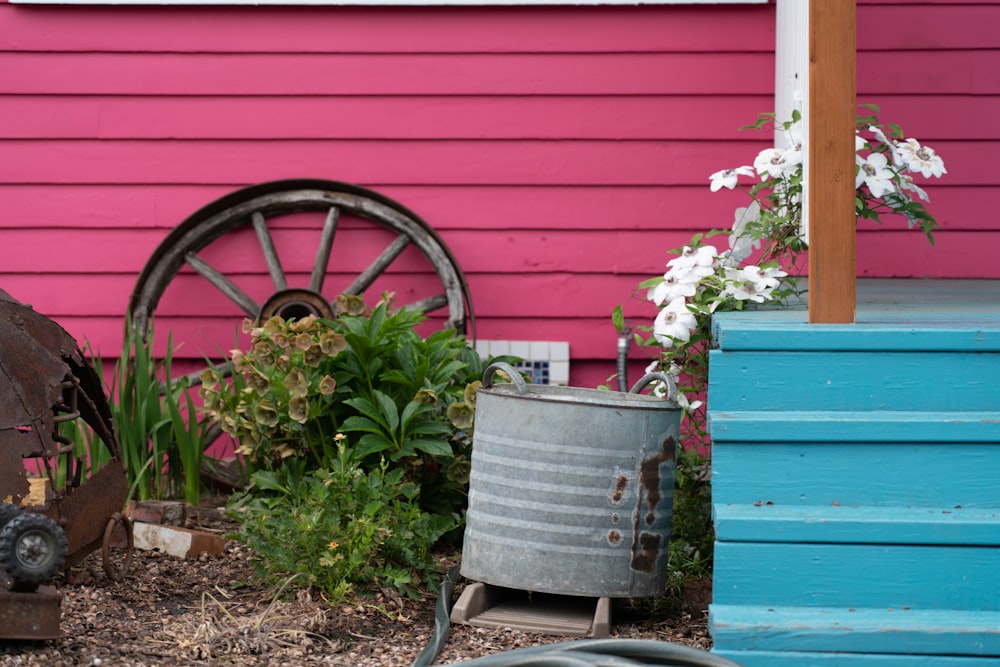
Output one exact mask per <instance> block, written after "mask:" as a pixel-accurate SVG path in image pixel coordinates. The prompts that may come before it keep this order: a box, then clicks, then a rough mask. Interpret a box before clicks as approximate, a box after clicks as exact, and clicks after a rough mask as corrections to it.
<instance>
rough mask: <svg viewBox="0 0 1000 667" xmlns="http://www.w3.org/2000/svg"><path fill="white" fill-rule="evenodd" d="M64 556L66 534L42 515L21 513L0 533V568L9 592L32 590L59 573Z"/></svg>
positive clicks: (64, 560)
mask: <svg viewBox="0 0 1000 667" xmlns="http://www.w3.org/2000/svg"><path fill="white" fill-rule="evenodd" d="M67 552H68V545H67V541H66V533H65V532H64V531H63V529H62V528H61V527H60V526H59V524H58V523H56V522H55V521H54V520H53V519H51V518H50V517H48V516H46V515H44V514H35V513H32V512H24V513H22V514H21V515H20V516H16V517H14V518H13V519H11V520H10V521H8V522H7V525H6V526H4V527H3V530H0V567H2V568H3V569H4V571H5V572H6V573H7V576H8V578H9V579H10V581H11V582H12V586H11V590H15V591H22V592H31V591H34V590H36V589H37V588H38V586H39V585H40V584H42V583H43V582H46V581H48V580H50V579H52V577H54V576H56V575H57V574H58V573H59V571H60V570H61V569H62V566H63V564H64V563H65V562H66V554H67Z"/></svg>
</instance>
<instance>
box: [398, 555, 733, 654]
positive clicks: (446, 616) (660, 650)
mask: <svg viewBox="0 0 1000 667" xmlns="http://www.w3.org/2000/svg"><path fill="white" fill-rule="evenodd" d="M458 578H459V566H457V565H456V566H455V567H454V568H452V569H451V571H450V572H448V575H447V576H446V577H445V579H444V581H443V582H442V583H441V594H440V597H439V598H438V604H437V610H436V613H435V617H434V633H433V635H432V636H431V641H430V643H428V644H427V646H425V647H424V650H422V651H421V652H420V654H419V655H418V656H417V658H416V660H414V661H413V663H412V665H411V666H410V667H427V666H428V665H433V664H434V660H435V659H436V658H437V656H438V655H440V653H441V649H443V648H444V644H445V642H446V641H447V639H448V627H449V623H450V622H451V620H450V616H451V595H452V591H453V590H454V589H455V584H456V583H457V582H458ZM640 665H665V666H667V667H740V665H739V663H736V662H733V661H732V660H729V659H727V658H723V657H721V656H717V655H714V654H712V653H709V652H707V651H701V650H699V649H695V648H691V647H688V646H681V645H678V644H670V643H668V642H661V641H656V640H652V639H580V640H574V641H564V642H558V643H555V644H548V645H545V646H531V647H528V648H521V649H516V650H514V651H507V652H506V653H499V654H496V655H489V656H485V657H482V658H476V659H474V660H468V661H465V662H463V663H462V667H638V666H640Z"/></svg>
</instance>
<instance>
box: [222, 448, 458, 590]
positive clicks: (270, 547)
mask: <svg viewBox="0 0 1000 667" xmlns="http://www.w3.org/2000/svg"><path fill="white" fill-rule="evenodd" d="M345 441H346V438H343V439H342V440H341V441H339V442H338V443H337V445H336V447H335V449H336V457H335V459H334V460H332V461H331V462H330V467H329V468H328V469H320V470H313V471H311V472H307V471H306V460H305V459H302V458H290V459H288V460H287V461H285V462H284V463H283V464H282V465H281V466H279V467H277V468H276V469H274V470H259V471H257V472H255V473H254V474H253V475H252V476H251V483H250V487H249V489H248V490H247V492H246V493H244V494H242V495H239V496H234V497H233V499H231V501H230V506H229V509H230V512H231V514H232V516H234V517H236V518H237V519H239V520H240V522H241V528H240V532H239V534H238V537H239V539H240V540H241V541H243V542H244V543H245V544H246V545H247V546H249V547H250V548H251V549H253V552H254V557H253V558H254V561H253V563H254V572H255V574H256V575H257V576H258V577H260V578H262V579H263V580H265V581H267V582H269V583H272V584H279V583H281V582H283V581H285V580H286V579H287V578H288V576H289V575H293V574H300V575H304V578H305V580H306V581H307V582H308V585H309V586H311V587H313V588H315V589H317V590H319V591H321V592H322V593H323V594H324V595H325V596H326V597H327V598H328V599H329V601H330V602H331V603H334V604H336V603H338V602H341V601H342V600H343V599H344V598H345V597H347V596H348V595H350V594H352V593H364V592H365V591H366V590H368V589H373V588H374V589H377V587H382V586H391V587H393V588H395V589H396V590H398V591H400V592H401V593H403V594H405V595H407V596H409V597H411V598H419V597H420V595H421V589H422V588H424V587H428V588H431V589H433V588H434V586H435V584H436V580H437V578H438V577H436V576H431V575H433V574H434V572H435V568H434V559H433V557H432V555H431V547H432V546H433V545H434V543H435V542H436V541H437V540H438V539H439V538H440V537H441V536H442V535H444V534H445V533H446V532H448V531H450V530H452V529H454V528H456V527H457V526H458V525H459V517H458V515H457V514H454V515H452V516H450V517H446V516H442V515H440V514H430V513H427V512H424V511H423V510H422V509H421V508H420V507H419V505H418V503H417V502H416V498H417V495H418V491H419V489H418V487H417V485H416V484H414V483H412V482H406V481H404V480H403V472H404V470H403V469H402V468H395V469H391V468H390V467H389V465H388V463H387V462H386V461H385V460H383V461H382V462H381V463H380V464H379V465H377V466H375V467H374V468H373V469H371V470H369V471H367V472H366V471H364V470H363V469H362V468H361V466H360V463H359V461H358V460H357V458H356V457H355V456H354V455H353V454H352V453H351V451H350V449H349V448H348V447H347V445H346V444H345Z"/></svg>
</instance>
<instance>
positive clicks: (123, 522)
mask: <svg viewBox="0 0 1000 667" xmlns="http://www.w3.org/2000/svg"><path fill="white" fill-rule="evenodd" d="M119 527H121V529H122V530H124V531H125V547H124V548H125V551H124V553H123V554H122V555H121V562H120V564H119V565H118V566H117V567H116V566H115V563H114V558H113V556H114V554H113V549H114V547H115V544H114V542H115V530H116V529H117V528H119ZM134 553H135V533H134V532H133V530H132V520H131V519H129V518H128V517H127V516H125V515H124V514H122V513H121V512H115V513H114V514H112V515H111V518H109V519H108V523H107V525H106V526H105V527H104V539H103V540H102V541H101V565H102V566H103V567H104V574H105V575H107V577H108V579H110V580H111V581H115V582H118V581H122V580H124V579H125V576H126V575H128V571H129V570H130V569H131V568H132V556H133V554H134Z"/></svg>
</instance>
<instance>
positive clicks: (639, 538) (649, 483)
mask: <svg viewBox="0 0 1000 667" xmlns="http://www.w3.org/2000/svg"><path fill="white" fill-rule="evenodd" d="M676 451H677V441H676V440H675V439H674V438H673V436H670V437H668V438H667V439H666V440H664V441H663V444H662V445H661V447H660V451H659V452H658V453H657V454H655V455H653V456H650V457H649V458H647V459H644V460H643V461H642V463H641V464H640V466H639V488H640V490H641V491H642V492H644V493H645V496H646V502H647V504H648V506H649V510H648V511H647V512H646V515H645V516H644V517H640V516H639V511H638V509H637V511H636V513H635V523H634V525H633V533H634V534H633V542H632V569H633V570H637V571H640V572H653V570H654V567H655V565H656V559H657V556H659V553H660V547H661V544H662V542H663V536H661V535H659V534H657V533H651V532H648V531H646V530H642V529H641V528H640V523H641V522H643V521H644V522H645V524H646V526H653V525H654V524H655V523H656V513H657V509H658V507H659V504H660V501H661V500H663V494H662V493H661V492H660V482H661V477H660V466H661V465H663V464H664V463H672V462H673V461H674V459H675V457H676Z"/></svg>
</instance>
